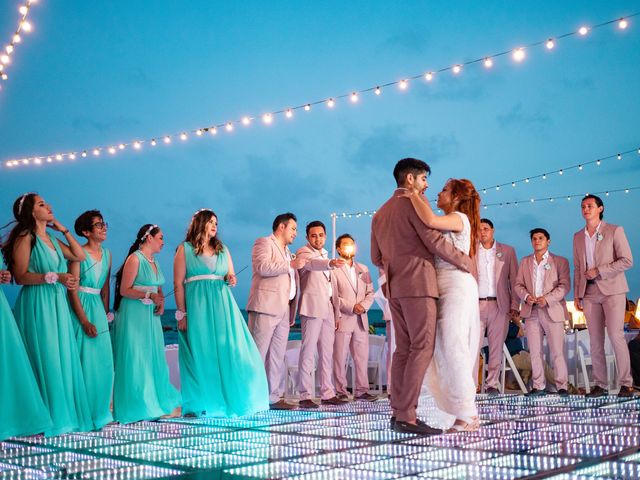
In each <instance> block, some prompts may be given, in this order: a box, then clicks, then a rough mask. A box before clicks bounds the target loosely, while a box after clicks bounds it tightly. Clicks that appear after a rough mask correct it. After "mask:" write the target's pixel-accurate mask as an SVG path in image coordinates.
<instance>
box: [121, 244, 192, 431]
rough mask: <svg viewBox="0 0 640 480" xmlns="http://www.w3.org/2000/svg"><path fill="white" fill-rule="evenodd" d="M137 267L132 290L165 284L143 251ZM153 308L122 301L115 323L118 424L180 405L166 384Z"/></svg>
mask: <svg viewBox="0 0 640 480" xmlns="http://www.w3.org/2000/svg"><path fill="white" fill-rule="evenodd" d="M134 255H136V256H137V257H138V262H139V264H140V266H139V268H138V274H137V275H136V278H135V281H134V288H136V287H139V288H140V289H144V290H146V291H154V292H157V290H158V287H159V286H161V285H162V284H164V275H163V274H162V271H161V270H160V265H159V264H158V263H157V262H155V265H156V268H157V271H158V273H157V274H156V272H154V270H153V268H152V267H151V264H150V263H149V262H148V261H147V259H146V258H145V257H144V255H143V254H142V252H140V251H137V252H135V253H134ZM154 307H155V306H154V305H153V304H152V305H145V304H144V303H142V301H140V300H134V299H132V298H125V297H123V298H122V302H121V303H120V307H119V308H118V312H117V313H116V318H115V323H114V346H113V347H114V351H115V356H114V364H115V382H114V388H113V416H114V418H115V419H116V420H117V421H118V422H120V423H131V422H137V421H140V420H150V419H155V418H159V417H161V416H162V415H168V414H170V413H171V412H172V411H173V410H174V409H175V408H176V407H177V406H179V405H180V393H178V391H177V390H176V389H175V388H174V387H173V385H171V382H170V381H169V367H168V366H167V361H166V359H165V356H164V337H163V334H162V324H161V322H160V317H159V316H157V315H154V313H153V310H154Z"/></svg>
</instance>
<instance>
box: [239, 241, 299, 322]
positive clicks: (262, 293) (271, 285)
mask: <svg viewBox="0 0 640 480" xmlns="http://www.w3.org/2000/svg"><path fill="white" fill-rule="evenodd" d="M287 250H288V249H287ZM251 266H252V270H253V274H252V276H251V290H250V291H249V301H248V302H247V311H249V312H257V313H264V314H267V315H273V316H281V315H282V314H283V313H284V311H285V309H286V308H287V306H289V319H290V321H292V320H293V319H295V317H296V310H297V305H298V298H299V293H300V278H299V276H298V271H297V270H295V279H296V296H295V297H294V298H293V300H291V301H289V292H290V290H289V289H290V283H289V282H290V280H289V261H288V260H287V259H286V254H285V252H283V251H282V250H281V249H280V246H279V244H278V240H277V239H276V237H275V236H273V235H269V236H268V237H262V238H259V239H257V240H256V241H255V243H254V244H253V249H252V250H251Z"/></svg>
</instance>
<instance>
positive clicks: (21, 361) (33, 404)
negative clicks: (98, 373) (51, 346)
mask: <svg viewBox="0 0 640 480" xmlns="http://www.w3.org/2000/svg"><path fill="white" fill-rule="evenodd" d="M0 270H6V267H5V264H4V260H3V258H2V255H0ZM0 392H2V394H0V440H4V439H6V438H9V437H14V436H22V435H33V434H36V433H43V432H46V431H49V430H50V429H51V417H50V416H49V412H48V411H47V407H45V406H44V402H43V401H42V395H40V390H39V389H38V384H37V383H36V379H35V377H34V376H33V370H32V369H31V363H30V362H29V357H28V356H27V352H26V351H25V349H24V343H23V342H22V337H21V336H20V332H19V331H18V327H17V326H16V321H15V318H13V312H12V311H11V308H10V307H9V302H7V297H5V295H4V292H3V291H2V289H1V288H0Z"/></svg>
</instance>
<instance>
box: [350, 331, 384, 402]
mask: <svg viewBox="0 0 640 480" xmlns="http://www.w3.org/2000/svg"><path fill="white" fill-rule="evenodd" d="M385 342H386V337H385V336H384V335H371V334H370V335H369V361H368V363H367V373H370V372H372V373H373V379H374V381H373V387H374V388H372V389H371V391H372V392H374V393H377V394H379V395H381V394H382V393H383V390H382V373H383V371H384V370H385V369H386V368H387V363H386V358H385V355H384V352H385ZM347 368H348V369H350V370H351V375H350V378H351V388H352V389H353V391H355V385H356V370H355V368H354V366H353V357H352V356H351V352H349V355H348V356H347ZM369 378H371V377H369Z"/></svg>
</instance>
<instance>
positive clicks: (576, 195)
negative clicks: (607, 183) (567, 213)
mask: <svg viewBox="0 0 640 480" xmlns="http://www.w3.org/2000/svg"><path fill="white" fill-rule="evenodd" d="M635 190H640V186H638V187H627V188H618V189H615V190H603V191H601V192H587V193H574V194H570V195H558V196H557V197H538V198H527V199H525V200H512V201H509V202H495V203H487V204H483V205H482V208H483V209H485V210H486V209H487V208H489V207H517V206H518V205H527V204H531V203H541V202H555V201H556V200H567V201H571V200H572V199H574V198H579V199H582V198H583V197H584V196H585V195H589V194H591V195H604V196H605V197H608V196H609V195H611V194H612V193H625V194H627V193H631V192H633V191H635ZM376 211H377V210H365V211H362V212H350V213H347V212H342V213H338V212H333V213H332V214H331V218H336V219H338V218H345V219H346V218H361V217H369V218H371V217H373V216H374V215H375V214H376ZM438 212H442V210H440V209H438Z"/></svg>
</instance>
